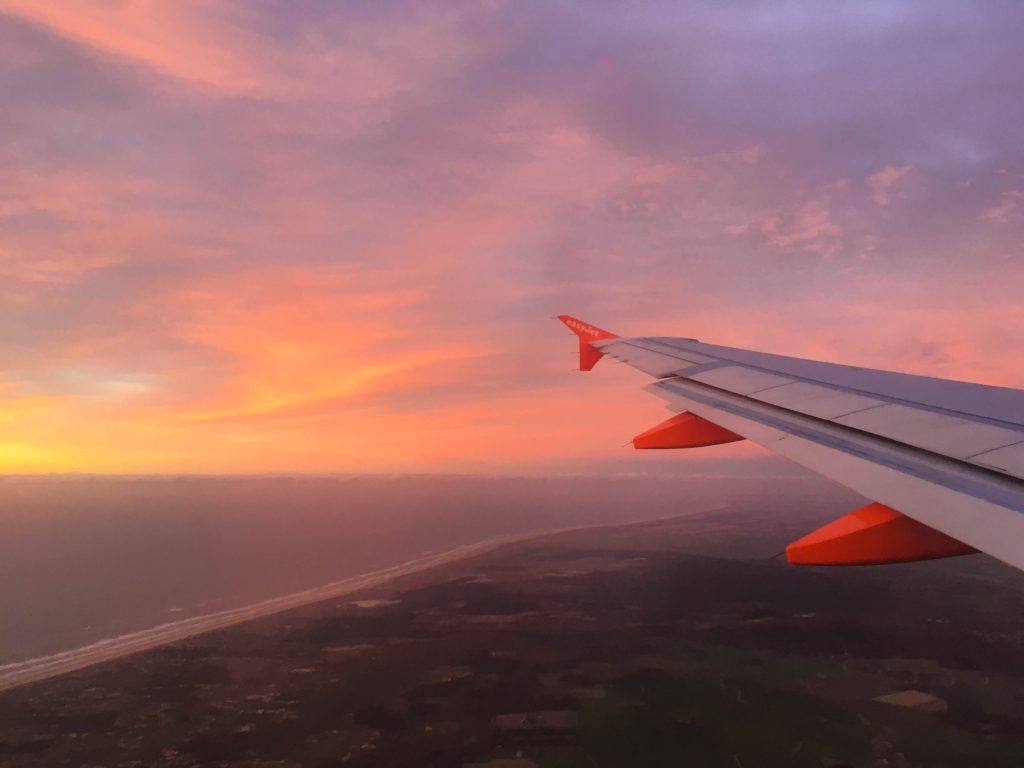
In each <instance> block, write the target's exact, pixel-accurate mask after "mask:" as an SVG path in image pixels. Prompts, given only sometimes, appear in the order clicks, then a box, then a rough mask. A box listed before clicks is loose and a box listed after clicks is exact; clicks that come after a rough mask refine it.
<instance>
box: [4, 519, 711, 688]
mask: <svg viewBox="0 0 1024 768" xmlns="http://www.w3.org/2000/svg"><path fill="white" fill-rule="evenodd" d="M716 509H718V508H712V509H698V510H693V511H691V512H686V513H683V514H681V515H671V516H669V517H661V518H652V519H651V520H638V521H633V522H628V523H600V524H597V525H576V526H569V527H564V528H553V529H550V530H542V531H531V532H528V533H516V534H509V535H507V536H496V537H492V538H490V539H484V540H482V541H478V542H474V543H472V544H464V545H462V546H459V547H455V548H454V549H450V550H446V551H444V552H440V553H436V554H431V555H426V556H423V557H418V558H415V559H413V560H407V561H406V562H404V563H399V564H398V565H392V566H388V567H387V568H381V569H378V570H376V571H370V572H369V573H364V574H361V575H359V576H352V577H349V578H346V579H340V580H338V581H332V582H329V583H327V584H323V585H320V586H318V587H312V588H310V589H306V590H302V591H300V592H293V593H291V594H288V595H281V596H279V597H273V598H268V599H266V600H261V601H259V602H256V603H253V604H251V605H247V606H242V607H240V608H231V609H228V610H225V611H218V612H215V613H209V614H204V615H201V616H193V617H192V618H188V619H182V620H180V621H174V622H168V623H165V624H158V625H157V626H155V627H150V628H148V629H143V630H139V631H137V632H131V633H128V634H124V635H119V636H117V637H112V638H105V639H103V640H98V641H96V642H94V643H90V644H89V645H84V646H81V647H80V648H74V649H71V650H68V651H60V652H58V653H54V654H50V655H49V656H39V657H36V658H32V659H26V660H24V661H16V662H11V663H10V664H5V665H0V692H3V691H8V690H11V689H13V688H18V687H21V686H23V685H29V684H31V683H36V682H39V681H42V680H46V679H49V678H52V677H58V676H60V675H64V674H67V673H70V672H75V671H78V670H80V669H85V668H86V667H91V666H94V665H96V664H102V663H103V662H106V661H114V660H115V659H120V658H123V657H125V656H131V655H133V654H136V653H141V652H143V651H148V650H151V649H153V648H158V647H160V646H163V645H168V644H170V643H174V642H177V641H178V640H184V639H186V638H189V637H192V636H194V635H200V634H205V633H207V632H213V631H215V630H218V629H225V628H227V627H231V626H234V625H236V624H242V623H244V622H246V621H251V620H254V619H259V618H263V617H265V616H272V615H274V614H277V613H283V612H284V611H288V610H291V609H293V608H300V607H303V606H306V605H312V604H314V603H319V602H322V601H325V600H331V599H334V598H338V597H343V596H345V595H350V594H352V593H354V592H358V591H360V590H363V589H369V588H371V587H378V586H381V585H383V584H386V583H388V582H390V581H392V580H395V579H398V578H401V577H403V576H409V575H412V574H416V573H421V572H423V571H428V570H430V569H431V568H435V567H438V566H443V565H449V564H451V563H455V562H458V561H460V560H465V559H468V558H471V557H474V556H478V555H483V554H487V553H490V552H492V551H494V550H496V549H499V548H501V547H504V546H507V545H509V544H517V543H521V542H525V541H530V540H533V539H540V538H544V537H547V536H555V535H558V534H562V533H570V532H573V531H582V530H593V529H599V528H622V527H629V526H636V525H649V524H652V523H658V522H664V521H667V520H674V519H676V518H681V517H690V516H692V515H696V514H701V513H706V512H713V511H715V510H716Z"/></svg>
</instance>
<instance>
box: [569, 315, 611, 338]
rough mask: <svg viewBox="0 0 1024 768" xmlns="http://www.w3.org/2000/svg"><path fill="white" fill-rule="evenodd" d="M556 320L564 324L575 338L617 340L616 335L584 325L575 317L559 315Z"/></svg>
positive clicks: (593, 326)
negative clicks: (586, 337) (588, 337)
mask: <svg viewBox="0 0 1024 768" xmlns="http://www.w3.org/2000/svg"><path fill="white" fill-rule="evenodd" d="M558 319H559V320H561V321H562V322H563V323H565V324H566V325H567V326H568V327H569V328H570V329H571V330H572V331H573V332H574V333H575V334H576V335H577V336H591V337H593V338H594V339H614V338H617V337H616V335H615V334H614V333H611V332H610V331H606V330H604V329H603V328H598V327H597V326H595V325H591V324H590V323H584V322H583V321H582V320H577V319H576V318H575V317H571V316H570V315H559V316H558Z"/></svg>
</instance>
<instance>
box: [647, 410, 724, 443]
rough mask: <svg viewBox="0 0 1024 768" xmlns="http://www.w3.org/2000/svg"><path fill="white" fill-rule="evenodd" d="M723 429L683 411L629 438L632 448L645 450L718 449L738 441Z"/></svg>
mask: <svg viewBox="0 0 1024 768" xmlns="http://www.w3.org/2000/svg"><path fill="white" fill-rule="evenodd" d="M742 439H743V436H742V435H737V434H736V433H735V432H731V431H729V430H728V429H726V428H725V427H720V426H718V425H717V424H714V423H713V422H710V421H708V420H707V419H702V418H701V417H700V416H698V415H696V414H694V413H690V412H689V411H684V412H683V413H677V414H676V415H675V416H673V417H672V418H671V419H668V420H667V421H663V422H661V424H658V425H657V426H656V427H651V428H650V429H648V430H647V431H646V432H641V433H640V434H639V435H637V436H636V437H634V438H633V447H634V448H639V449H649V448H701V447H703V446H705V445H721V444H722V443H734V442H736V441H737V440H742Z"/></svg>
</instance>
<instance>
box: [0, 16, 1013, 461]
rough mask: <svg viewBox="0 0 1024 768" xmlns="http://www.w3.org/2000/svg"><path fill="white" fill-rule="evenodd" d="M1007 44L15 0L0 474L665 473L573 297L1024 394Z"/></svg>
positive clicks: (808, 352) (880, 25)
mask: <svg viewBox="0 0 1024 768" xmlns="http://www.w3.org/2000/svg"><path fill="white" fill-rule="evenodd" d="M1022 32H1024V4H1019V3H1006V2H995V1H992V2H976V3H960V2H943V1H942V0H919V1H918V2H909V1H906V0H884V1H883V2H871V1H870V0H862V1H860V2H852V1H851V2H839V1H838V0H836V1H835V2H819V1H818V0H813V1H811V0H808V2H802V3H798V2H784V1H780V2H770V3H769V2H756V1H753V0H743V1H740V2H733V3H721V2H715V1H711V0H709V1H708V2H676V1H673V2H630V3H619V2H606V1H604V0H585V1H584V0H581V1H580V2H561V1H559V0H551V1H546V2H534V1H531V0H508V1H507V2H500V1H496V0H483V1H482V2H458V1H455V2H453V1H452V0H434V1H431V0H424V1H422V2H404V3H403V2H387V1H381V0H373V2H370V1H369V0H367V1H366V2H358V1H351V2H333V1H328V0H289V2H285V1H284V0H276V1H275V0H262V1H260V0H202V2H200V0H176V2H173V3H172V2H162V0H150V1H146V0H93V1H92V2H85V1H84V0H64V1H63V2H60V3H41V2H38V1H37V0H0V104H2V109H0V180H2V183H0V473H4V472H6V473H33V472H44V473H48V472H110V473H117V472H128V473H137V472H145V473H150V472H169V473H177V472H202V473H206V472H209V473H222V472H241V473H250V472H251V473H265V472H455V473H461V472H468V473H477V472H479V473H504V472H530V473H545V472H567V471H593V470H599V469H600V470H602V471H604V470H607V469H608V468H609V467H612V468H620V469H622V470H624V471H625V470H629V471H634V470H636V469H638V468H640V469H643V468H645V467H653V466H663V465H664V462H665V461H666V460H667V459H666V458H665V457H663V456H659V457H657V458H651V457H648V456H643V455H640V454H642V452H639V453H638V454H634V453H632V452H630V451H628V450H625V449H623V448H622V444H623V443H624V442H626V441H627V440H628V439H629V438H630V437H632V435H634V434H636V433H638V432H640V431H642V430H644V429H646V428H648V427H650V426H652V425H653V424H654V423H657V422H658V421H660V420H662V419H663V418H665V417H666V416H667V414H666V412H665V411H664V410H663V408H662V405H661V402H660V401H658V400H656V399H655V398H651V397H650V396H649V395H646V394H644V393H643V392H642V391H640V388H639V387H640V385H642V384H643V383H645V381H646V378H645V377H644V375H643V374H640V373H638V372H635V371H632V370H629V369H627V368H626V367H624V366H621V365H614V364H609V363H607V362H606V363H603V364H600V365H598V367H597V368H596V369H595V371H593V372H591V373H587V374H580V373H578V372H575V371H574V370H573V369H574V368H575V365H576V361H575V357H574V353H575V343H574V339H573V338H572V337H571V336H569V335H568V333H567V331H566V329H565V328H563V327H562V326H561V325H560V324H559V323H558V322H557V321H555V320H553V319H552V318H553V316H554V315H556V314H559V313H569V314H573V315H576V316H578V317H582V318H583V319H585V320H587V321H589V322H591V323H594V324H595V325H598V326H601V327H604V328H608V329H610V330H612V331H615V332H617V333H619V334H622V335H645V334H649V335H677V336H686V337H696V338H699V339H701V340H702V341H708V342H712V343H718V344H725V345H730V346H738V347H743V348H751V349H760V350H763V351H770V352H777V353H782V354H791V355H798V356H803V357H812V358H817V359H824V360H832V361H838V362H845V363H851V364H857V365H864V366H871V367H879V368H886V369H893V370H902V371H908V372H912V373H919V374H926V375H933V376H941V377H946V378H959V379H965V380H971V381H980V382H984V383H990V384H998V385H1004V386H1018V387H1020V386H1024V358H1022V356H1021V353H1020V350H1021V349H1022V347H1024V322H1022V320H1024V311H1022V306H1021V304H1022V300H1021V297H1022V295H1024V254H1022V252H1021V251H1022V249H1021V244H1022V235H1024V134H1022V132H1021V125H1022V124H1024V99H1021V98H1020V83H1021V80H1022V77H1024V48H1022V47H1021V46H1020V45H1019V40H1020V37H1021V34H1022ZM679 453H682V452H676V453H674V454H673V455H672V457H671V461H672V462H675V463H676V464H678V466H687V465H684V464H679V462H691V464H690V465H689V466H697V464H696V463H694V462H701V461H709V462H710V461H718V462H726V463H729V462H743V461H753V460H755V459H757V458H758V457H760V456H761V455H762V454H761V452H760V450H759V449H757V448H756V447H751V446H748V445H747V444H735V445H729V446H721V447H716V448H712V449H706V450H705V451H702V452H700V453H699V454H696V455H695V454H693V453H690V452H687V453H686V454H685V455H678V454H679ZM652 462H660V463H658V464H655V463H652Z"/></svg>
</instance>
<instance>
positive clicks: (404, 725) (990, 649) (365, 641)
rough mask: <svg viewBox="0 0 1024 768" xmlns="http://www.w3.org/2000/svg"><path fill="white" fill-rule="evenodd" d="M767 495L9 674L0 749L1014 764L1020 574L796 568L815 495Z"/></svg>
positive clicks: (130, 758)
mask: <svg viewBox="0 0 1024 768" xmlns="http://www.w3.org/2000/svg"><path fill="white" fill-rule="evenodd" d="M771 506H772V502H771V501H770V500H765V499H763V498H762V499H751V500H749V501H748V502H747V503H742V504H734V505H732V506H730V508H728V509H724V510H718V511H715V512H709V513H703V514H699V515H693V516H688V517H682V518H676V519H671V520H663V521H658V522H654V523H643V524H633V525H628V526H621V527H603V528H595V529H588V530H576V531H570V532H563V533H559V534H555V535H548V536H544V537H540V538H536V539H531V540H527V541H519V542H514V543H511V544H507V545H505V546H503V547H501V548H499V549H496V550H493V551H489V552H485V553H482V554H476V555H473V556H470V557H468V558H465V559H461V560H458V561H454V562H451V561H449V562H443V563H442V564H440V565H437V566H436V567H433V568H431V569H429V570H426V571H420V572H416V573H409V574H405V575H400V576H399V577H397V578H395V579H393V580H391V581H388V582H387V583H383V584H375V585H374V586H372V587H369V588H367V589H364V590H361V591H358V592H355V593H352V594H348V595H344V596H343V597H339V598H332V599H330V600H327V601H324V602H320V603H316V604H312V605H306V606H302V607H299V608H295V609H292V610H289V611H286V612H283V613H278V614H276V615H273V616H265V617H262V618H258V619H255V620H253V621H249V622H246V623H242V624H238V625H235V626H232V627H228V628H223V629H218V630H216V631H212V632H208V633H205V634H201V635H197V636H194V637H189V638H184V639H181V640H178V641H176V642H174V643H171V644H169V645H164V646H162V647H158V648H152V649H149V650H146V651H143V652H140V653H136V654H134V655H130V656H125V657H123V658H119V659H115V660H112V661H107V662H104V663H102V664H97V665H94V666H90V667H88V668H86V669H79V670H77V671H73V672H70V673H68V674H65V675H62V676H60V677H56V678H52V679H49V680H43V681H39V682H35V683H32V684H28V685H23V686H20V687H18V688H15V689H12V690H8V691H6V692H4V693H2V694H0V764H3V765H10V766H84V765H90V766H111V767H113V766H124V767H125V768H127V767H128V766H163V767H166V768H170V767H171V766H195V765H204V766H206V765H209V766H256V765H262V766H278V767H279V768H284V767H285V766H313V767H314V768H319V767H323V768H327V766H396V767H397V766H438V767H441V766H464V765H476V764H484V765H488V764H490V765H494V766H511V767H515V766H519V767H520V768H528V767H529V766H534V765H539V766H551V767H552V768H555V767H556V766H564V767H565V768H570V767H575V766H579V767H581V768H582V767H583V766H590V767H592V766H601V767H604V766H641V765H642V766H680V765H699V766H729V767H730V768H737V766H739V768H756V767H757V766H775V765H780V766H782V765H785V766H814V767H815V768H819V767H822V766H843V765H848V766H855V767H857V768H860V767H861V766H872V767H881V766H906V767H907V768H909V767H910V766H949V767H950V768H952V767H953V766H1020V765H1022V764H1024V653H1022V652H1021V651H1022V650H1024V610H1022V609H1024V575H1022V574H1020V573H1018V572H1017V571H1015V570H1012V569H1010V568H1008V567H1006V566H1003V565H1001V564H999V563H997V562H995V561H992V560H990V559H988V558H985V557H983V556H972V557H967V558H959V559H955V560H949V561H938V562H931V563H920V564H914V565H907V566H890V567H871V568H855V569H816V568H796V567H793V566H789V565H787V564H786V563H785V562H784V561H782V560H781V559H780V558H778V557H773V556H772V555H773V554H774V553H776V552H778V551H780V550H781V549H782V548H783V546H784V545H785V543H786V542H788V541H791V540H793V539H794V538H797V537H799V536H800V535H802V534H803V533H805V532H806V531H807V530H808V529H809V528H813V527H815V526H816V525H818V524H820V510H808V511H807V512H806V513H801V512H799V511H794V510H792V509H786V510H773V509H771ZM783 512H785V514H783ZM769 521H770V522H769Z"/></svg>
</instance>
